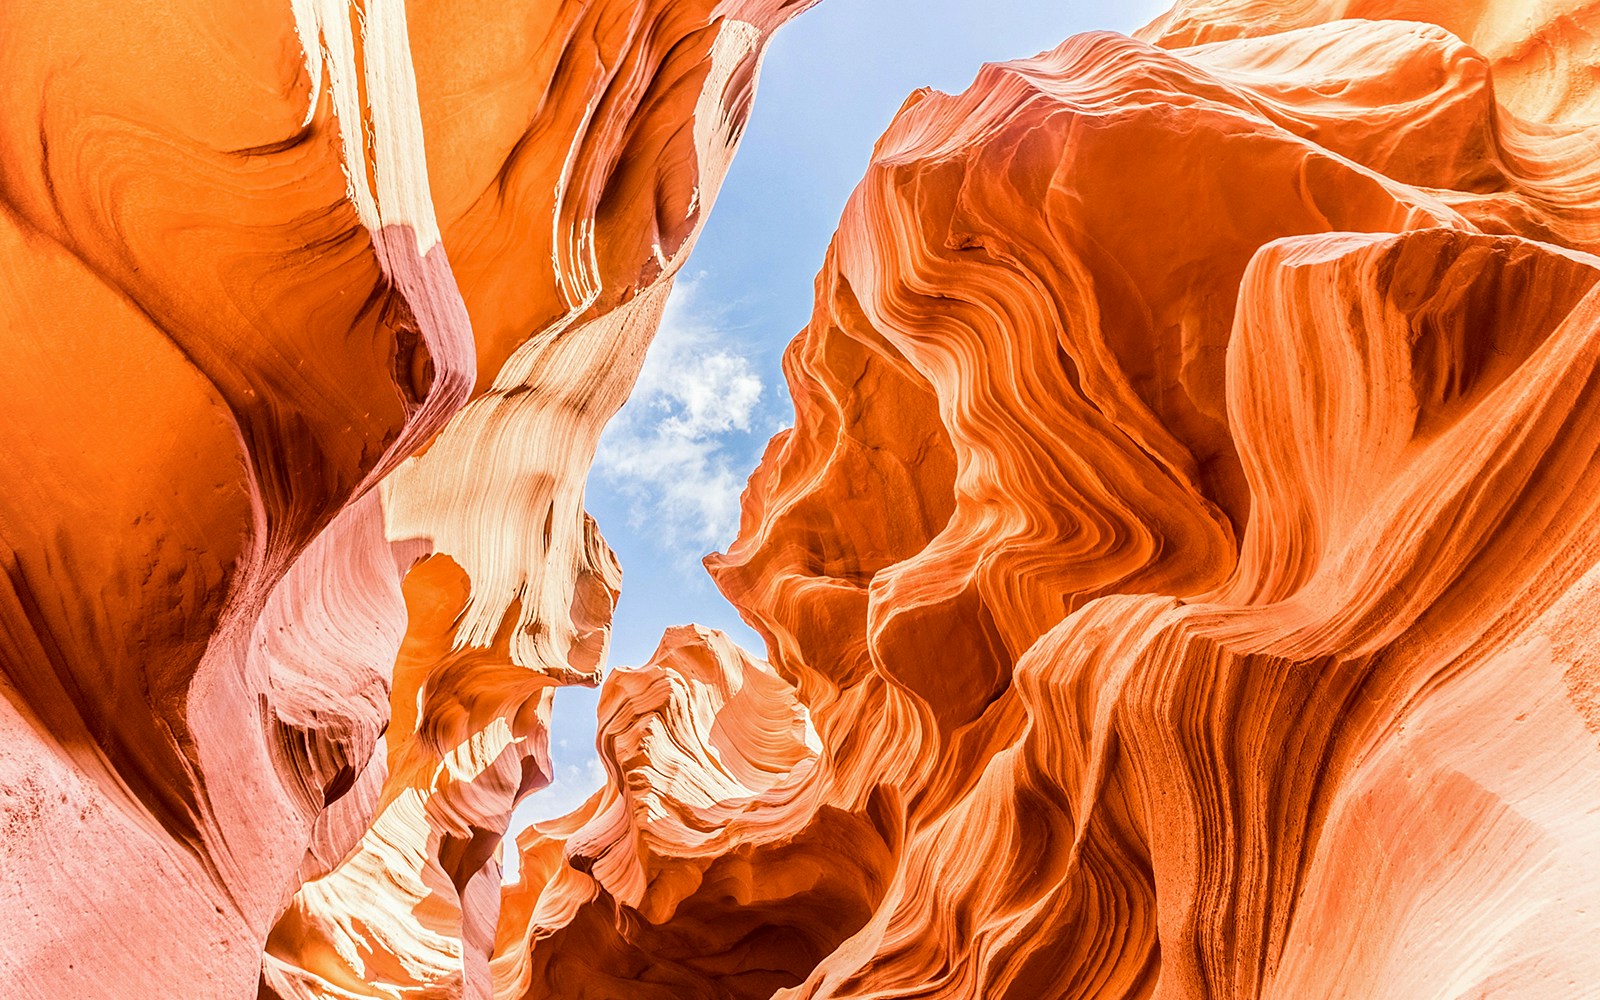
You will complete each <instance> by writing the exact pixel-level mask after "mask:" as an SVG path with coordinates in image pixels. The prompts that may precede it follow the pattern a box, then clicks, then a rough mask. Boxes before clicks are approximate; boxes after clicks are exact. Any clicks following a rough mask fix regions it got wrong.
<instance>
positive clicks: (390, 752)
mask: <svg viewBox="0 0 1600 1000" xmlns="http://www.w3.org/2000/svg"><path fill="white" fill-rule="evenodd" d="M805 6H808V3H807V2H805V0H801V2H795V0H787V2H780V0H726V2H714V0H703V2H702V0H689V2H673V3H640V2H635V0H603V2H592V3H578V2H556V0H551V2H543V0H540V2H525V3H515V2H514V3H502V2H494V3H489V2H477V0H466V2H462V0H451V2H448V3H443V2H431V0H410V2H402V0H362V2H345V0H272V2H253V0H246V2H232V3H225V4H217V3H211V2H206V3H201V2H187V0H180V2H176V3H164V4H156V5H150V4H126V3H121V2H95V3H90V4H88V5H84V6H79V7H76V8H74V9H73V10H72V11H71V12H64V11H62V10H61V9H60V8H59V7H57V6H53V5H48V4H39V3H29V2H23V3H20V4H8V5H6V6H5V9H4V10H0V38H4V39H5V43H4V50H5V58H4V59H3V60H0V82H3V87H0V93H3V94H4V96H3V97H0V101H3V102H4V107H5V111H6V113H5V114H4V115H3V116H0V260H3V261H4V264H5V267H4V269H3V276H0V316H3V317H4V324H5V329H6V332H7V337H6V343H7V350H6V351H5V352H4V358H5V364H6V373H7V379H6V381H7V386H8V388H7V392H6V393H4V394H0V395H3V397H4V398H3V400H0V426H3V428H4V430H3V432H0V440H3V444H0V448H3V452H0V455H3V460H4V465H5V468H6V471H7V481H6V484H5V486H4V488H3V489H0V560H3V566H4V570H5V572H4V573H3V574H0V675H3V678H4V685H5V686H4V698H0V730H3V738H4V742H5V745H6V751H5V752H4V753H3V754H0V815H3V816H4V819H5V831H6V837H5V843H4V844H3V845H0V859H3V862H0V876H3V878H0V881H3V883H4V885H5V886H6V889H5V895H4V899H5V906H4V910H3V912H4V913H5V916H6V917H7V925H8V930H7V931H6V933H5V935H4V939H3V940H4V943H3V944H0V983H3V984H4V987H3V988H0V992H3V993H4V994H5V995H7V996H18V997H24V996H26V997H70V998H80V997H83V998H87V997H103V996H117V997H123V996H149V997H157V996H160V997H168V996H189V997H230V996H247V995H252V994H254V993H255V992H257V991H258V990H259V991H260V992H261V993H262V994H263V995H272V994H277V995H283V996H299V995H340V993H341V990H344V989H345V988H346V987H348V988H349V989H350V990H353V991H354V992H356V993H358V994H361V995H380V996H381V995H395V993H396V991H405V990H412V991H415V990H418V989H421V990H425V991H428V992H429V995H464V996H486V995H488V992H487V991H488V980H487V975H488V965H487V958H488V949H489V946H490V944H491V941H492V937H493V932H494V925H495V914H496V911H497V909H498V905H497V903H498V884H499V875H498V866H497V864H496V862H495V860H494V857H493V855H494V852H495V848H496V845H497V842H498V839H499V836H500V833H501V831H502V830H503V828H504V824H505V822H506V818H507V816H508V815H509V813H510V810H511V807H512V806H513V805H514V803H515V800H516V799H517V797H518V796H521V795H525V794H527V793H528V792H529V791H531V790H532V789H534V788H536V787H539V786H540V785H541V784H543V783H545V782H547V781H548V773H549V769H550V765H549V763H548V759H547V756H546V754H545V747H544V723H545V721H546V719H547V717H548V712H549V706H550V699H549V691H550V687H551V685H553V684H557V683H566V682H572V681H587V682H590V683H592V682H593V680H594V678H595V676H596V673H595V671H596V669H597V667H598V664H599V662H600V661H601V659H602V658H603V656H604V650H605V645H606V629H607V625H608V622H609V616H610V608H611V602H612V600H613V599H614V597H615V593H616V586H617V578H618V570H617V566H616V563H615V560H614V558H613V557H612V556H611V554H610V552H609V550H608V549H607V548H606V546H605V544H604V542H603V541H601V540H600V538H599V536H598V534H597V533H596V532H595V530H594V527H593V522H592V521H589V520H588V519H587V518H586V516H585V515H584V513H583V509H582V484H583V480H584V476H585V472H586V469H587V464H588V461H589V458H590V456H591V453H592V451H593V447H594V442H595V438H596V436H597V435H598V433H599V430H600V428H601V426H602V425H603V424H604V422H605V421H606V419H607V418H608V417H609V416H610V415H611V413H612V412H613V411H614V410H615V409H616V408H617V407H618V406H619V405H620V404H621V402H622V400H623V399H624V398H625V397H626V394H627V391H628V388H629V386H630V385H631V382H632V379H633V377H634V375H635V374H636V373H637V370H638V365H639V361H640V358H641V356H642V352H643V349H644V346H645V344H646V343H647V342H648V340H649V338H650V336H651V334H652V333H653V330H654V319H655V318H656V316H657V315H658V313H659V309H660V306H661V303H662V301H663V300H664V299H665V296H666V294H667V289H668V287H669V285H670V282H671V278H672V274H673V273H674V272H675V271H676V270H677V268H678V267H680V266H681V264H682V262H683V260H684V258H685V256H686V255H687V253H688V250H689V248H690V247H691V246H692V244H693V242H694V239H695V236H696V234H697V233H698V232H699V229H700V227H701V225H702V224H703V222H704V220H705V213H706V212H707V210H708V209H709V207H710V205H711V203H712V201H713V200H714V198H715V195H716V191H717V187H718V184H719V182H720V179H721V177H722V174H723V172H724V170H725V169H726V166H727V162H728V158H729V156H730V155H731V153H732V150H733V147H734V146H735V145H736V143H737V140H738V138H739V135H740V133H741V130H742V127H743V123H744V121H745V118H746V115H747V113H748V108H749V101H750V98H751V93H752V88H753V85H754V78H755V73H756V69H757V66H758V63H759V59H760V53H761V51H762V47H763V45H764V44H765V41H766V39H767V38H768V37H769V36H770V34H771V32H772V31H773V30H774V29H775V28H776V27H777V26H778V25H779V24H780V23H781V22H782V21H783V20H785V19H786V18H788V17H790V16H792V15H793V14H795V13H797V12H798V11H799V10H801V9H803V8H804V7H805ZM474 396H475V397H476V399H475V401H474V402H472V403H471V404H470V405H467V404H468V400H469V399H470V398H472V397H474ZM463 407H464V408H463ZM423 450H425V452H426V453H425V454H424V455H422V457H420V458H416V457H410V456H413V455H414V454H416V453H418V452H421V451H423ZM430 554H431V557H429V556H430ZM424 557H429V558H426V559H424ZM419 560H423V561H420V562H419ZM413 566H414V567H415V568H414V569H413ZM408 623H409V624H408ZM391 675H393V684H392V690H391ZM391 699H392V704H391ZM391 712H392V713H393V719H392V720H391ZM302 884H304V888H303V889H302V888H301V887H302ZM263 949H265V957H263Z"/></svg>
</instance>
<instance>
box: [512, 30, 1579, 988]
mask: <svg viewBox="0 0 1600 1000" xmlns="http://www.w3.org/2000/svg"><path fill="white" fill-rule="evenodd" d="M1469 8H1470V9H1469ZM1596 31H1600V22H1597V21H1596V20H1595V17H1594V15H1593V14H1592V13H1591V12H1589V11H1588V10H1587V9H1586V8H1584V7H1582V6H1581V5H1578V4H1574V3H1553V4H1522V3H1513V2H1489V3H1482V4H1469V5H1459V4H1453V3H1398V2H1388V3H1385V2H1381V0H1375V2H1371V3H1353V2H1352V3H1309V2H1308V3H1298V4H1277V3H1265V2H1215V3H1182V4H1180V5H1179V7H1178V8H1176V9H1175V10H1174V11H1173V12H1171V13H1169V14H1168V15H1166V16H1165V17H1163V18H1161V19H1159V20H1158V21H1157V22H1155V23H1154V24H1153V25H1152V26H1151V27H1150V28H1149V29H1147V30H1146V31H1145V32H1144V33H1143V34H1144V38H1143V39H1142V40H1134V39H1129V38H1124V37H1120V36H1115V35H1109V34H1091V35H1084V36H1079V37H1076V38H1072V39H1069V40H1068V41H1067V42H1065V43H1063V44H1062V45H1061V46H1059V47H1058V48H1056V49H1054V50H1053V51H1050V52H1047V53H1045V54H1043V55H1041V56H1039V57H1037V58H1034V59H1027V60H1019V61H1016V62H1012V63H1007V64H1004V65H997V66H989V67H985V68H984V69H983V71H982V72H981V73H980V74H979V75H978V77H977V79H976V81H975V82H974V84H973V85H972V87H971V88H970V89H969V90H968V91H966V92H965V93H962V94H960V95H956V96H950V95H945V94H941V93H936V92H931V91H923V92H919V93H917V94H915V95H913V96H912V97H911V99H910V100H908V101H907V102H906V105H905V107H904V108H903V109H902V110H901V112H900V114H899V115H898V116H897V117H896V119H895V121H894V123H893V124H892V125H891V126H890V128H889V131H888V132H887V133H886V134H885V135H884V137H883V138H882V139H881V140H880V142H879V143H878V146H877V148H876V150H875V151H874V156H873V160H872V165H871V167H870V169H869V171H868V174H867V176H866V178H865V180H864V181H863V182H862V184H861V186H860V188H859V189H858V190H857V191H856V193H855V195H854V197H853V198H852V199H851V201H850V204H849V206H848V207H847V209H846V210H845V213H844V217H843V219H842V220H841V222H840V227H839V231H838V234H837V236H836V238H835V240H834V244H833V247H832V249H831V250H830V253H829V256H828V260H827V262H826V264H825V266H824V267H823V270H822V273H821V275H820V277H819V278H818V282H817V306H816V311H815V313H814V315H813V318H812V320H811V323H810V325H809V326H808V327H807V328H806V330H805V331H804V332H802V333H801V335H800V336H799V338H798V339H797V340H796V341H795V342H794V344H793V345H792V346H791V348H790V350H789V353H788V355H787V357H786V371H787V375H788V381H789V387H790V391H791V393H792V394H793V397H794V400H795V408H796V422H795V426H794V428H793V429H792V430H791V431H786V432H784V433H782V434H780V435H779V436H778V437H777V438H775V439H774V441H773V442H772V444H771V446H770V447H769V449H768V452H767V455H766V457H765V459H764V461H763V463H762V465H761V467H760V468H759V469H758V470H757V472H756V473H755V475H754V477H753V478H752V480H751V483H750V488H749V490H748V491H747V492H746V494H745V500H744V518H743V524H742V528H741V532H740V536H739V538H738V540H737V541H736V542H735V543H734V545H733V546H732V547H731V548H730V550H729V552H728V553H726V554H725V555H719V556H714V557H711V558H710V559H709V560H708V565H709V567H710V569H711V571H712V574H713V575H714V576H715V578H716V579H717V582H718V583H719V585H720V586H721V588H722V590H723V591H724V593H725V594H726V595H727V596H728V597H729V598H730V599H731V600H732V601H733V603H734V604H735V605H736V606H737V607H738V608H739V609H740V610H741V612H742V613H743V614H744V616H745V617H746V619H747V620H748V621H750V622H751V623H752V624H753V625H755V626H756V627H757V628H758V629H759V630H760V631H761V632H762V633H763V635H764V637H765V638H766V640H767V645H768V655H769V658H770V663H771V670H772V671H773V672H774V674H775V676H776V677H777V678H781V680H782V681H783V684H781V685H779V684H776V683H773V682H772V681H770V680H766V679H765V678H767V677H768V675H767V674H766V673H765V671H764V670H762V669H761V668H759V667H755V666H753V665H751V664H750V663H749V662H748V661H747V660H746V659H745V658H743V657H742V656H741V655H740V654H738V653H737V652H736V651H734V650H732V649H730V648H729V647H728V646H727V644H726V642H725V641H724V640H722V639H721V638H719V637H715V636H708V635H704V634H699V633H692V632H683V631H680V632H675V633H669V635H668V636H667V638H666V640H665V641H664V643H663V646H662V648H661V650H660V651H658V653H657V655H656V657H655V659H654V661H653V662H652V664H651V665H649V666H648V667H646V668H644V669H643V670H642V671H637V672H635V671H625V672H619V673H618V674H615V675H613V677H611V678H610V679H608V680H607V682H606V684H607V686H606V687H605V688H604V689H603V692H604V693H603V706H602V710H601V715H602V733H601V740H600V749H601V753H602V758H603V759H604V761H605V763H606V766H607V770H608V773H609V782H608V785H607V787H606V788H605V789H604V790H603V791H602V792H601V793H600V794H599V795H598V796H597V797H596V798H595V799H594V800H592V801H591V802H590V803H589V804H588V805H587V806H586V807H585V808H584V809H583V810H580V811H579V812H578V813H576V814H574V815H573V816H570V817H568V818H566V819H564V820H561V821H557V822H554V823H549V824H544V825H542V826H540V827H538V828H536V829H535V830H533V831H530V832H529V833H526V834H524V835H523V837H522V838H521V842H520V848H521V850H522V858H523V881H522V883H521V884H519V885H517V886H513V887H512V888H510V889H509V890H508V892H507V896H506V904H505V907H504V909H503V911H502V916H501V924H500V929H499V931H498V937H497V942H498V943H497V953H496V957H495V959H494V960H493V965H494V967H495V968H496V969H499V970H503V974H502V975H500V976H498V977H497V979H496V983H497V989H498V990H499V991H500V993H501V995H505V996H520V997H566V996H606V997H610V996H629V997H658V996H659V997H675V998H677V997H718V998H721V997H766V996H776V997H783V998H790V1000H798V998H809V997H859V998H868V997H870V998H874V1000H885V998H891V997H906V998H910V997H917V998H931V997H947V998H952V1000H954V998H978V997H982V998H1002V997H1005V998H1041V997H1061V998H1067V997H1082V998H1089V997H1126V998H1134V997H1150V998H1157V1000H1174V998H1180V997H1182V998H1194V997H1214V998H1229V1000H1234V998H1258V997H1259V998H1281V1000H1289V998H1302V997H1351V998H1358V997H1359V998H1370V997H1395V998H1401V997H1405V998H1413V997H1441V998H1443V997H1477V996H1494V997H1526V998H1553V997H1564V998H1574V1000H1576V998H1582V997H1591V996H1593V995H1594V989H1595V984H1596V983H1597V982H1600V952H1596V950H1595V948H1594V942H1595V941H1596V940H1600V888H1597V886H1596V882H1595V880H1594V874H1595V873H1596V872H1597V871H1600V660H1597V655H1600V650H1597V649H1596V647H1595V642H1594V638H1593V636H1594V634H1595V625H1596V623H1597V622H1600V589H1597V585H1596V581H1597V579H1600V528H1597V527H1596V525H1597V524H1600V521H1597V517H1596V515H1597V513H1600V510H1597V508H1600V454H1597V448H1600V368H1597V365H1600V257H1596V256H1592V253H1593V252H1594V251H1596V250H1600V227H1597V223H1600V215H1597V210H1600V168H1597V166H1596V160H1595V157H1594V156H1593V150H1594V149H1595V148H1596V142H1597V141H1600V128H1597V126H1596V124H1595V123H1596V120H1597V118H1600V114H1597V113H1596V111H1595V110H1594V105H1593V100H1594V94H1593V88H1594V81H1595V79H1596V75H1595V74H1596V68H1595V67H1596V61H1595V59H1594V58H1592V57H1591V56H1592V51H1591V48H1590V45H1591V42H1590V39H1592V37H1594V36H1593V33H1594V32H1596ZM758 670H759V671H760V673H755V672H753V671H758ZM740 672H742V674H743V676H744V677H746V678H754V677H761V678H763V680H762V682H761V683H759V684H751V683H750V682H749V681H748V680H747V681H746V683H745V684H744V685H743V686H742V687H738V688H737V689H736V686H735V684H734V682H733V681H732V680H731V678H734V677H737V676H739V673H740ZM735 692H737V693H735ZM740 699H744V700H743V702H742V703H741V701H740ZM797 706H798V707H797ZM800 710H803V712H804V716H805V718H806V720H807V721H806V723H805V725H806V726H808V727H809V729H807V730H806V732H807V733H808V735H807V736H806V737H805V739H804V740H801V739H800V738H799V737H798V735H797V734H798V727H799V723H798V722H797V716H796V714H795V713H796V712H797V711H800ZM811 732H814V733H815V736H814V737H812V736H810V735H809V733H811ZM763 754H764V755H765V756H764V757H763ZM763 759H765V760H766V761H768V762H769V766H768V768H767V773H766V774H765V775H764V776H763V779H762V781H761V782H755V783H752V781H751V780H750V779H749V778H748V777H746V775H748V774H749V773H751V770H752V767H753V765H754V764H755V762H758V761H761V760H763ZM824 902H825V905H819V903H824ZM775 941H782V942H786V945H784V946H782V947H777V946H775V945H774V942H775ZM730 942H733V943H735V944H733V945H730ZM529 953H531V957H530V954H529ZM775 954H777V955H782V956H784V958H785V959H786V960H787V961H786V962H782V961H778V960H776V959H775V958H774V957H773V955H775ZM764 974H770V975H764ZM775 987H779V988H778V989H777V990H776V992H774V988H775Z"/></svg>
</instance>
